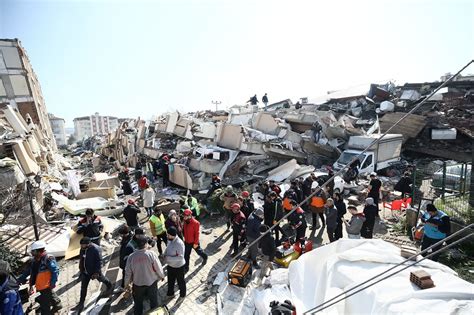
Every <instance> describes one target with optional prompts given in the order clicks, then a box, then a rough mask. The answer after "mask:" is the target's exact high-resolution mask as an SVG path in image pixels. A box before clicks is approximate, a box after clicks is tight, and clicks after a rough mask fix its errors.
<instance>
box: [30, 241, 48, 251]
mask: <svg viewBox="0 0 474 315" xmlns="http://www.w3.org/2000/svg"><path fill="white" fill-rule="evenodd" d="M43 248H46V243H45V242H44V241H36V242H34V243H33V244H31V250H37V249H43Z"/></svg>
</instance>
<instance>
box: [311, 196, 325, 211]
mask: <svg viewBox="0 0 474 315" xmlns="http://www.w3.org/2000/svg"><path fill="white" fill-rule="evenodd" d="M311 205H312V206H313V207H316V208H321V207H324V199H323V198H321V197H317V196H315V197H312V198H311Z"/></svg>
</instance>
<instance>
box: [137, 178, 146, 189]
mask: <svg viewBox="0 0 474 315" xmlns="http://www.w3.org/2000/svg"><path fill="white" fill-rule="evenodd" d="M147 184H148V179H147V178H146V177H142V178H140V179H139V180H138V187H140V188H141V189H145V188H146V185H147Z"/></svg>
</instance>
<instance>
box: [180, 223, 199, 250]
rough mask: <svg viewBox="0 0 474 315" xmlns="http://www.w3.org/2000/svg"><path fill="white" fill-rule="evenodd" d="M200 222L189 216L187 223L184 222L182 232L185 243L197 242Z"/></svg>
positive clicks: (196, 243)
mask: <svg viewBox="0 0 474 315" xmlns="http://www.w3.org/2000/svg"><path fill="white" fill-rule="evenodd" d="M200 225H201V224H200V223H199V221H197V220H196V219H195V218H191V220H190V221H189V223H187V222H184V227H183V233H184V242H185V243H187V244H195V245H198V244H199V226H200Z"/></svg>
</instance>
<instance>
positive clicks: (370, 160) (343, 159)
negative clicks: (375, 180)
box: [333, 150, 375, 174]
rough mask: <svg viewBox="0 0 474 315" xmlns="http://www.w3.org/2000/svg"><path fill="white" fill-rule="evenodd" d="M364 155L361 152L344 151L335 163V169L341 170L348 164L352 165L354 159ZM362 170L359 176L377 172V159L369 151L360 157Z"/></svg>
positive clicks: (360, 169)
mask: <svg viewBox="0 0 474 315" xmlns="http://www.w3.org/2000/svg"><path fill="white" fill-rule="evenodd" d="M361 153H362V151H361V150H344V151H343V152H342V154H341V156H340V157H339V159H337V161H336V162H335V163H334V165H333V167H334V169H335V170H340V169H341V168H343V167H344V166H345V165H346V164H348V163H350V162H351V161H352V159H353V158H354V157H356V156H358V155H360V154H361ZM359 160H360V168H359V174H370V173H372V172H374V171H375V159H374V152H372V151H367V152H365V153H364V154H362V155H361V156H359Z"/></svg>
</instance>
